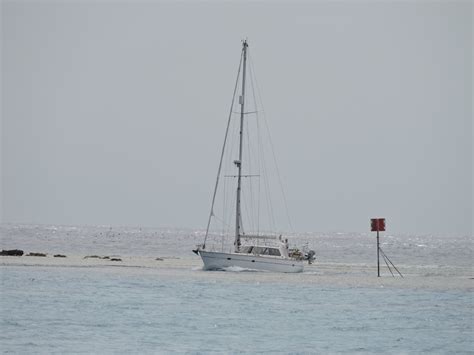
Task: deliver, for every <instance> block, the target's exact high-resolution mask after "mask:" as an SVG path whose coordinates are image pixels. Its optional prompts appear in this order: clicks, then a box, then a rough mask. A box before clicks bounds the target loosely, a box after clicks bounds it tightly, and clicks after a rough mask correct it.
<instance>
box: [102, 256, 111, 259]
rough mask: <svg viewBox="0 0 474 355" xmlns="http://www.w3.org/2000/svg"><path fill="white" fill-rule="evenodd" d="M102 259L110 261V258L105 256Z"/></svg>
mask: <svg viewBox="0 0 474 355" xmlns="http://www.w3.org/2000/svg"><path fill="white" fill-rule="evenodd" d="M101 259H110V256H103V257H102V258H101Z"/></svg>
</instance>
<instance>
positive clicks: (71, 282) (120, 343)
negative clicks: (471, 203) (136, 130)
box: [0, 266, 473, 353]
mask: <svg viewBox="0 0 474 355" xmlns="http://www.w3.org/2000/svg"><path fill="white" fill-rule="evenodd" d="M118 269H121V268H114V267H106V268H99V267H97V268H90V267H51V266H49V267H38V266H35V267H29V266H4V267H3V268H2V275H1V276H2V277H1V283H2V285H1V289H2V291H1V300H0V306H1V308H0V310H1V322H2V323H1V329H2V332H1V335H0V343H1V348H2V351H3V352H4V353H9V352H11V353H162V352H189V353H209V352H219V353H239V352H244V353H254V352H267V353H321V352H331V353H333V352H338V353H340V352H342V353H344V352H363V353H366V352H368V353H382V352H383V353H386V352H389V353H420V352H425V353H433V352H434V353H463V352H464V353H469V352H472V349H473V309H472V306H473V302H472V301H473V299H472V294H470V293H469V292H465V291H456V290H449V291H426V290H424V291H423V290H410V289H409V290H402V289H393V288H347V287H322V286H318V285H317V284H311V285H298V284H294V283H274V282H258V281H255V275H251V274H254V273H250V272H249V273H246V274H248V275H249V278H248V280H249V282H246V277H245V275H244V277H242V273H239V275H237V273H228V277H227V278H225V279H222V278H220V279H215V280H212V278H211V279H210V280H204V281H203V280H200V279H196V278H195V279H193V278H192V277H190V278H180V279H179V280H173V278H170V277H163V276H162V275H160V274H155V273H154V272H153V270H148V271H147V272H143V270H140V269H139V268H136V269H134V268H129V270H127V272H122V271H119V270H118ZM195 272H198V273H199V272H205V271H195ZM216 273H219V272H216ZM220 273H221V274H222V272H220ZM237 276H239V277H238V278H237ZM250 276H251V277H250ZM257 280H258V277H257Z"/></svg>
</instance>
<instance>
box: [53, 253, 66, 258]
mask: <svg viewBox="0 0 474 355" xmlns="http://www.w3.org/2000/svg"><path fill="white" fill-rule="evenodd" d="M54 257H55V258H65V257H66V255H62V254H56V255H54Z"/></svg>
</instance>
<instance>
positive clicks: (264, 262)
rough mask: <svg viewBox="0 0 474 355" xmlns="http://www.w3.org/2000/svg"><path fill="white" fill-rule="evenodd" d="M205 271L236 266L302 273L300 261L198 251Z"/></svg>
mask: <svg viewBox="0 0 474 355" xmlns="http://www.w3.org/2000/svg"><path fill="white" fill-rule="evenodd" d="M199 255H200V256H201V259H202V262H203V263H204V269H205V270H222V269H225V268H228V267H232V266H237V267H241V268H244V269H252V270H263V271H272V272H303V268H304V263H303V261H301V260H293V259H284V258H281V257H276V256H261V255H252V254H239V253H221V252H215V251H204V250H199Z"/></svg>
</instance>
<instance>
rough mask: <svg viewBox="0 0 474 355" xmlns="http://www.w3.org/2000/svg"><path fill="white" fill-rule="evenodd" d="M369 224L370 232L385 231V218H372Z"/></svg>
mask: <svg viewBox="0 0 474 355" xmlns="http://www.w3.org/2000/svg"><path fill="white" fill-rule="evenodd" d="M370 222H371V223H370V226H371V228H372V229H371V230H372V232H383V231H385V218H372V219H371V220H370Z"/></svg>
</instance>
